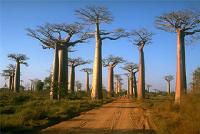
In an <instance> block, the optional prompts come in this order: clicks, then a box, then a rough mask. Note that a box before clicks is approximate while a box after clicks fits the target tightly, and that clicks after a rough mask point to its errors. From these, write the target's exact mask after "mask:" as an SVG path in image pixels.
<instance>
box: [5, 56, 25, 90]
mask: <svg viewBox="0 0 200 134" xmlns="http://www.w3.org/2000/svg"><path fill="white" fill-rule="evenodd" d="M8 58H9V59H12V60H14V61H15V62H16V65H15V79H14V91H15V92H19V87H20V64H24V65H25V66H28V64H27V62H26V60H28V57H27V56H26V55H24V54H8Z"/></svg>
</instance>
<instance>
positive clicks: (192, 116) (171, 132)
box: [136, 93, 200, 134]
mask: <svg viewBox="0 0 200 134" xmlns="http://www.w3.org/2000/svg"><path fill="white" fill-rule="evenodd" d="M136 103H138V104H139V105H141V106H142V107H143V108H144V109H148V110H149V111H150V112H151V114H150V115H151V116H152V119H153V121H154V123H155V125H156V129H157V133H158V134H200V94H192V93H188V94H187V95H185V96H184V97H183V98H182V101H181V104H180V105H176V104H174V95H170V96H168V95H162V94H157V95H150V97H149V99H146V100H144V101H136Z"/></svg>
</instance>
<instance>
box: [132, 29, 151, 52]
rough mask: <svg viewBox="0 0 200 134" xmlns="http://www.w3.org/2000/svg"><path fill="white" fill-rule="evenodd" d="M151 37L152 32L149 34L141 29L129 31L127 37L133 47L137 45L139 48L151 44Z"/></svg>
mask: <svg viewBox="0 0 200 134" xmlns="http://www.w3.org/2000/svg"><path fill="white" fill-rule="evenodd" d="M152 35H153V33H152V32H149V31H148V30H147V29H145V28H142V29H139V30H133V31H131V32H130V34H129V37H130V38H131V39H130V41H131V42H132V43H133V44H134V45H137V46H138V47H139V48H140V47H141V48H143V47H144V45H146V44H150V43H151V40H152Z"/></svg>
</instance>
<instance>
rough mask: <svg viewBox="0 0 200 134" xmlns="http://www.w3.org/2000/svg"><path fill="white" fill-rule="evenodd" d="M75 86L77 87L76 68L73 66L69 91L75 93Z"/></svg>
mask: <svg viewBox="0 0 200 134" xmlns="http://www.w3.org/2000/svg"><path fill="white" fill-rule="evenodd" d="M74 86H75V68H74V66H73V65H72V66H71V67H70V78H69V90H71V93H74Z"/></svg>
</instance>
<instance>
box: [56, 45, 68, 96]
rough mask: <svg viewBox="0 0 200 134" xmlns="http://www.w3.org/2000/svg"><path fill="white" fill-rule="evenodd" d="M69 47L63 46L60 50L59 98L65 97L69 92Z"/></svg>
mask: <svg viewBox="0 0 200 134" xmlns="http://www.w3.org/2000/svg"><path fill="white" fill-rule="evenodd" d="M67 49H68V48H67V46H66V45H62V47H61V49H59V52H58V53H59V56H58V57H59V71H58V87H59V96H60V97H62V96H65V95H66V94H67V92H68V89H67V88H68V87H67V84H68V65H67V64H68V51H67Z"/></svg>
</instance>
